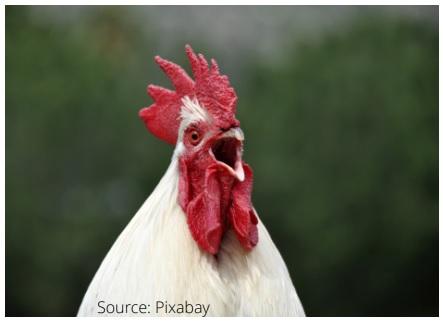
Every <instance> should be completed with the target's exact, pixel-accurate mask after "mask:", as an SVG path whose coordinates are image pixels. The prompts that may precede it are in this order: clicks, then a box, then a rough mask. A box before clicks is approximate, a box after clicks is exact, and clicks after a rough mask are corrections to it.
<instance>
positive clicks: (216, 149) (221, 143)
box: [210, 127, 245, 181]
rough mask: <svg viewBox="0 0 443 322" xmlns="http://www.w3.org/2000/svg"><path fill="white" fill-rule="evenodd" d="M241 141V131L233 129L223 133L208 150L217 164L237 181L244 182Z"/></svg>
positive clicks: (242, 137) (236, 128) (242, 135)
mask: <svg viewBox="0 0 443 322" xmlns="http://www.w3.org/2000/svg"><path fill="white" fill-rule="evenodd" d="M243 141H244V134H243V131H242V130H241V129H240V128H239V127H235V128H231V129H229V130H228V131H226V132H224V133H223V134H222V135H221V136H220V137H219V138H218V139H217V140H216V142H215V143H214V144H213V146H212V147H211V149H210V154H211V155H212V156H213V157H214V159H215V160H216V161H217V163H218V164H220V165H221V166H223V167H224V168H225V169H226V170H228V171H229V173H231V174H232V175H233V176H234V177H236V178H237V180H238V181H243V180H245V172H244V170H243V163H242V154H243Z"/></svg>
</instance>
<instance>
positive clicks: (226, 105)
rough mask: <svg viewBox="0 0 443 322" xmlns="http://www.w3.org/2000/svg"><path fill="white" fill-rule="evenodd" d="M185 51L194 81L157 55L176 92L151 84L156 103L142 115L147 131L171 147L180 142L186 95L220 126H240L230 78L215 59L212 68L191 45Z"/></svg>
mask: <svg viewBox="0 0 443 322" xmlns="http://www.w3.org/2000/svg"><path fill="white" fill-rule="evenodd" d="M185 48H186V54H187V55H188V59H189V61H190V63H191V68H192V73H193V75H194V78H195V81H194V80H192V79H191V78H190V77H189V76H188V74H186V72H185V71H184V70H183V68H181V67H180V66H178V65H177V64H174V63H172V62H170V61H167V60H165V59H163V58H161V57H159V56H156V57H155V62H156V63H157V64H158V65H159V66H160V67H161V69H162V70H163V71H164V72H165V74H166V75H167V76H168V77H169V79H170V80H171V82H172V85H173V86H174V88H175V91H171V90H169V89H166V88H163V87H160V86H156V85H149V86H148V94H149V96H151V97H152V99H153V100H154V104H152V105H151V106H149V107H145V108H143V109H141V110H140V112H139V115H140V117H141V119H142V120H143V122H144V123H145V125H146V127H147V128H148V130H149V131H150V132H151V133H152V134H154V135H155V136H156V137H158V138H159V139H161V140H164V141H166V142H168V143H170V144H175V143H176V141H177V136H178V128H179V125H180V119H179V117H180V108H181V106H182V101H181V100H182V98H183V97H185V96H189V98H191V99H197V100H198V102H199V103H200V105H201V106H202V107H203V108H205V109H206V111H207V112H208V113H209V114H210V115H211V116H212V118H213V120H214V122H215V124H216V125H217V126H218V127H220V128H224V129H228V128H230V127H232V126H238V125H239V124H240V122H239V121H238V120H237V119H236V118H235V110H236V103H237V95H236V94H235V91H234V89H233V88H232V87H231V85H230V84H229V80H228V77H227V76H225V75H220V72H219V69H218V65H217V62H216V61H215V60H214V59H212V60H211V66H209V64H208V62H207V61H206V59H205V57H204V56H203V55H202V54H199V55H198V56H197V55H196V54H195V53H194V51H193V50H192V48H191V46H189V45H186V47H185Z"/></svg>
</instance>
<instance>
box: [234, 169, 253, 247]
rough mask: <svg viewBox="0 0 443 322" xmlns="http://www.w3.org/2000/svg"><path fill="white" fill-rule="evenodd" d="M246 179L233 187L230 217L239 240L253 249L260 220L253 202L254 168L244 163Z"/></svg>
mask: <svg viewBox="0 0 443 322" xmlns="http://www.w3.org/2000/svg"><path fill="white" fill-rule="evenodd" d="M243 169H244V171H245V180H244V181H243V182H240V181H237V182H236V184H235V185H234V187H233V188H232V204H231V208H230V209H229V218H230V222H231V224H232V227H233V228H234V232H235V234H236V235H237V238H238V240H239V241H240V243H241V244H242V246H243V247H244V248H245V249H246V250H250V249H252V248H253V247H254V246H255V245H257V243H258V230H257V224H258V220H257V217H256V216H255V214H254V210H253V209H252V203H251V193H252V169H251V168H250V167H249V166H248V165H247V164H246V163H243Z"/></svg>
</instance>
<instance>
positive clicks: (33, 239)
mask: <svg viewBox="0 0 443 322" xmlns="http://www.w3.org/2000/svg"><path fill="white" fill-rule="evenodd" d="M119 10H122V8H120V9H119V8H118V7H114V8H104V7H103V8H100V10H97V11H96V12H95V14H94V15H91V16H90V18H89V21H88V23H86V24H81V25H74V26H75V28H72V27H73V25H54V24H50V23H46V24H45V23H41V22H39V23H37V22H36V21H34V20H33V19H31V18H30V16H29V14H28V9H27V8H26V7H11V6H8V7H7V10H6V173H7V176H6V209H7V211H6V314H7V315H8V316H16V315H18V316H23V315H25V316H29V315H38V316H40V315H50V316H53V315H75V314H76V311H77V309H78V306H79V304H80V301H81V298H82V296H83V294H84V292H85V291H86V288H87V286H88V284H89V282H90V280H91V279H92V277H93V274H94V273H95V271H96V270H97V268H98V266H99V264H100V262H101V260H102V258H103V257H104V255H105V254H106V252H107V250H108V249H109V248H110V246H111V245H112V243H113V242H114V240H115V239H116V237H117V236H118V234H119V233H120V232H121V230H122V229H123V228H124V227H125V225H126V224H127V223H128V221H129V220H130V218H131V216H132V215H133V214H134V213H135V212H136V211H137V209H138V207H139V206H140V205H141V204H142V203H143V201H144V199H145V198H146V197H147V196H148V195H149V194H150V192H151V191H152V190H153V188H154V187H155V185H156V184H157V182H158V181H159V179H160V178H161V176H162V174H163V172H164V171H165V169H166V168H167V166H168V164H169V160H170V157H171V153H172V148H171V147H169V146H166V145H165V144H164V143H162V142H160V141H159V140H157V139H155V138H154V137H152V136H151V135H149V134H147V133H146V131H145V129H144V127H143V125H142V124H141V122H140V121H139V120H138V117H137V112H138V109H139V108H141V107H143V106H147V105H148V104H149V98H147V97H146V94H145V90H144V88H145V86H146V85H147V84H148V83H160V84H163V85H166V84H167V82H166V81H165V78H164V77H163V76H162V75H161V73H160V72H159V71H158V70H157V68H156V67H155V66H154V64H153V63H152V60H151V59H150V58H149V57H152V56H153V55H154V54H156V51H155V43H156V42H155V39H154V38H153V39H151V40H149V39H148V40H146V35H141V34H140V31H139V30H138V28H136V27H135V26H134V25H133V24H132V22H131V19H128V18H127V16H125V15H120V14H119ZM185 42H186V40H183V43H185ZM178 45H180V46H181V44H178ZM194 47H195V48H196V49H197V50H199V51H203V52H205V47H204V44H198V45H196V44H194ZM178 48H180V49H179V50H180V52H178V53H181V55H178V53H177V56H176V57H181V56H184V55H183V52H182V50H183V49H182V48H181V47H178ZM217 58H218V60H219V62H220V61H223V57H219V56H217ZM174 59H175V57H174ZM175 60H176V61H178V62H179V63H184V64H185V61H184V57H181V58H178V59H175ZM185 66H187V65H186V64H185ZM246 70H247V71H248V72H247V73H245V75H244V76H243V78H242V79H237V80H232V81H233V83H234V84H235V85H236V86H237V92H238V96H239V99H240V100H239V109H238V118H239V119H240V120H241V121H242V128H243V130H244V131H245V133H246V137H247V142H246V147H245V149H246V150H245V159H246V161H247V162H248V163H250V164H251V165H252V167H253V168H254V173H255V185H254V196H253V199H254V204H255V207H256V208H257V209H258V212H259V214H260V215H261V217H262V219H263V221H264V222H265V224H266V225H267V227H268V230H270V232H271V235H272V236H273V239H274V241H275V243H276V244H277V246H278V247H279V249H280V251H281V253H282V255H283V257H284V258H285V260H286V263H287V265H288V268H289V270H290V272H291V275H292V277H293V279H294V284H295V285H296V288H297V291H298V293H299V295H300V298H301V299H302V302H303V304H304V307H305V310H306V313H307V314H308V315H314V316H323V315H326V316H329V315H339V316H341V315H351V316H352V315H354V316H366V315H369V316H379V315H388V316H389V315H398V316H407V315H438V92H437V91H438V72H437V71H438V32H437V30H436V28H434V27H432V26H429V25H426V24H423V23H419V22H414V21H408V20H402V19H399V18H397V19H392V18H387V17H382V16H368V17H366V18H365V19H361V20H360V21H356V22H355V23H353V24H350V25H349V26H348V27H347V28H344V29H343V30H341V31H340V32H331V33H330V35H328V36H325V37H322V38H321V39H319V40H316V41H314V42H312V41H311V42H307V41H306V42H304V43H297V44H293V43H291V37H290V35H288V48H287V49H286V52H285V59H284V61H277V62H275V61H265V62H263V61H261V62H258V61H254V60H251V61H249V62H248V65H247V66H246Z"/></svg>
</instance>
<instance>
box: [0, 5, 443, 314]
mask: <svg viewBox="0 0 443 322" xmlns="http://www.w3.org/2000/svg"><path fill="white" fill-rule="evenodd" d="M5 4H6V5H36V1H31V0H19V1H6V2H5ZM39 4H45V5H109V4H111V5H147V4H149V5H185V4H193V5H208V4H210V5H217V4H222V5H254V3H253V2H252V1H245V0H243V1H240V0H235V1H234V0H224V1H212V3H207V2H204V1H201V0H200V1H196V0H194V1H184V0H175V1H171V0H168V1H161V0H151V1H149V2H147V1H140V0H135V1H134V0H132V1H127V2H124V3H122V2H121V1H116V0H109V1H104V0H100V1H99V0H95V1H85V0H83V1H72V0H70V1H64V2H61V1H55V0H50V1H45V2H44V3H39ZM255 4H257V3H255ZM258 4H259V5H265V4H266V3H265V2H263V3H258ZM267 4H268V5H269V4H272V5H292V4H297V5H337V4H339V5H368V4H369V3H368V2H367V1H366V2H363V1H340V2H338V3H337V2H333V1H325V0H323V1H319V0H314V1H310V2H309V3H306V2H302V1H289V0H278V1H275V2H272V3H270V2H268V3H267ZM400 4H401V5H439V4H440V3H439V1H402V2H400V1H392V0H391V1H388V2H387V1H380V0H377V1H371V3H370V5H400ZM440 14H441V11H440V8H439V17H440ZM0 17H1V18H2V21H3V23H2V24H1V29H2V30H1V43H3V44H4V45H5V5H1V9H0ZM441 33H442V27H441V25H440V24H439V53H440V55H439V58H441V57H442V49H443V46H442V36H441ZM4 45H3V48H2V50H1V55H2V57H1V63H0V71H1V73H2V75H3V77H2V78H1V83H2V84H1V87H2V91H1V100H0V101H1V104H2V107H3V113H2V114H1V116H0V127H1V129H2V131H1V132H0V133H1V137H0V143H1V151H2V153H1V155H0V163H1V165H2V171H1V176H0V178H1V196H0V207H1V209H2V210H3V215H4V214H5V114H4V111H5V46H4ZM441 72H442V67H441V65H440V64H439V95H440V96H439V107H440V106H441V94H442V82H441V80H442V79H441V74H442V73H441ZM442 120H443V117H442V114H441V113H439V124H440V123H441V121H442ZM442 140H443V134H442V131H440V127H439V169H440V168H441V167H442V165H443V161H442V158H441V153H440V151H441V142H442ZM442 189H443V184H442V180H441V178H440V176H439V200H442V196H443V192H442ZM440 218H441V210H440V208H439V219H440ZM4 219H5V216H3V221H2V223H1V224H0V235H1V236H2V238H1V245H0V252H1V253H0V257H1V258H2V260H3V261H2V265H0V269H1V271H0V274H1V275H2V278H1V282H0V286H1V288H2V290H3V292H1V295H0V296H1V298H0V315H1V317H2V318H3V317H4V315H5V292H4V291H5V222H4ZM442 227H443V224H442V222H441V220H439V231H441V230H442ZM442 246H443V243H442V240H441V239H440V238H439V255H440V256H439V267H440V268H441V267H442V263H443V260H442V256H441V255H442V252H441V249H442ZM439 275H440V274H439ZM442 285H443V282H442V280H441V278H439V310H441V308H442V304H443V299H442V293H441V289H442ZM47 296H48V298H50V297H51V296H57V294H52V295H51V294H48V295H47ZM308 313H309V312H308ZM7 319H12V318H7ZM13 319H14V320H17V321H25V320H26V321H27V320H29V319H32V320H34V321H47V320H48V319H51V320H52V319H57V320H58V319H60V318H47V317H41V318H26V317H21V318H13ZM62 319H63V320H65V319H69V318H62ZM88 319H92V320H90V321H95V320H97V319H101V318H88ZM122 319H130V318H125V317H120V318H108V321H111V320H112V321H122ZM145 319H149V320H151V319H155V320H157V319H161V320H162V321H169V320H172V319H174V318H154V317H151V318H145ZM195 319H196V318H186V317H185V318H180V320H181V321H191V320H192V321H195ZM206 319H210V320H225V319H228V318H206ZM235 319H236V320H238V321H243V320H249V319H251V318H235ZM254 319H260V320H262V321H277V320H282V319H286V318H254ZM294 319H295V318H294ZM310 319H311V320H314V321H316V320H323V319H325V318H310ZM344 319H346V320H348V321H351V319H352V321H354V320H358V321H369V320H373V319H374V318H369V317H360V318H342V317H334V318H328V321H333V322H336V321H337V322H338V321H343V320H344ZM378 319H379V320H381V321H395V320H398V321H399V320H400V319H401V320H402V321H404V319H407V320H408V321H422V320H436V319H440V318H439V317H431V318H422V317H418V318H417V317H415V318H386V317H382V318H378Z"/></svg>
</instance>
